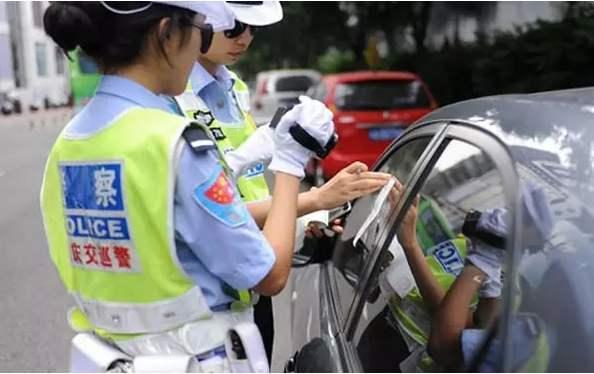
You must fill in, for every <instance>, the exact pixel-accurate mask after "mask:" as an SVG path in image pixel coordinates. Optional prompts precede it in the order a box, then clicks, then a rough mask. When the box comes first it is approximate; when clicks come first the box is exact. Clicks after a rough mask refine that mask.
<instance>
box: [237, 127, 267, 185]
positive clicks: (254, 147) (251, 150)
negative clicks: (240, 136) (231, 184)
mask: <svg viewBox="0 0 594 374" xmlns="http://www.w3.org/2000/svg"><path fill="white" fill-rule="evenodd" d="M273 152H274V129H272V128H270V127H269V126H267V125H266V126H260V127H258V128H257V129H256V131H255V132H254V133H253V134H252V135H250V137H249V138H248V139H247V140H246V141H245V142H244V143H243V144H241V145H240V146H239V147H238V148H237V149H235V150H233V151H231V152H228V153H227V154H225V159H226V160H227V164H228V165H229V167H230V168H231V170H233V174H234V175H235V176H236V177H239V176H241V175H242V174H243V172H244V170H245V169H247V168H249V167H250V166H253V165H255V164H257V163H258V162H267V161H268V160H270V159H271V158H272V154H273Z"/></svg>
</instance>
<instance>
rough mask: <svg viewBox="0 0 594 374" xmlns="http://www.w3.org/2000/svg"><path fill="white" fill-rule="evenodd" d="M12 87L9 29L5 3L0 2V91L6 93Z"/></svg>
mask: <svg viewBox="0 0 594 374" xmlns="http://www.w3.org/2000/svg"><path fill="white" fill-rule="evenodd" d="M13 87H14V78H13V71H12V53H11V51H10V28H9V25H8V18H7V14H6V3H4V2H0V91H8V90H10V89H12V88H13Z"/></svg>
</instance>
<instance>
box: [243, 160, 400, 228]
mask: <svg viewBox="0 0 594 374" xmlns="http://www.w3.org/2000/svg"><path fill="white" fill-rule="evenodd" d="M389 179H390V174H386V173H379V172H370V171H367V165H365V164H363V163H362V162H354V163H352V164H350V165H349V166H347V167H345V168H344V169H342V170H341V171H340V172H338V173H337V174H336V175H335V176H334V177H332V179H330V180H329V181H328V182H326V183H325V184H324V185H323V186H321V187H320V188H317V189H313V190H310V191H307V192H302V193H300V194H299V196H298V198H297V217H301V216H304V215H306V214H309V213H311V212H315V211H317V210H324V209H334V208H338V207H340V206H342V205H344V204H345V203H346V202H347V201H351V200H354V199H357V198H359V197H361V196H365V195H368V194H370V193H373V192H375V191H377V190H378V189H380V188H381V187H383V185H384V184H386V182H387V181H388V180H389ZM271 204H272V202H271V200H264V201H258V202H253V203H249V204H248V210H249V211H250V214H251V215H252V217H253V218H254V220H255V221H256V223H257V224H258V226H259V227H261V228H262V227H264V222H265V221H266V217H267V215H268V213H269V211H270V208H271Z"/></svg>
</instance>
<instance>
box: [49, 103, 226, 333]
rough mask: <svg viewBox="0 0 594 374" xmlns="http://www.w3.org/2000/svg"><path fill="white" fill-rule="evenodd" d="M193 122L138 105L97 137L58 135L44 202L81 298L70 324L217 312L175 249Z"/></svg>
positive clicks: (174, 319)
mask: <svg viewBox="0 0 594 374" xmlns="http://www.w3.org/2000/svg"><path fill="white" fill-rule="evenodd" d="M139 124H142V129H143V131H138V125H139ZM188 124H189V121H188V120H187V119H185V118H183V117H180V116H175V115H171V114H168V113H165V112H163V111H160V110H154V109H140V108H136V109H131V110H128V111H127V112H125V113H124V114H123V115H122V116H119V117H118V118H117V119H115V120H114V123H112V124H111V125H110V126H108V127H106V128H105V129H103V130H102V131H100V132H97V133H95V134H93V135H91V136H89V137H85V138H68V137H67V136H65V135H61V136H60V137H59V138H58V140H57V141H56V143H55V145H54V147H53V148H52V150H51V152H50V155H49V158H48V161H47V165H46V170H45V174H44V180H43V184H42V190H41V208H42V212H43V218H44V224H45V230H46V235H47V240H48V244H49V250H50V255H51V259H52V261H53V262H54V264H55V266H56V268H57V270H58V272H59V275H60V278H61V280H62V282H63V283H64V285H65V286H66V288H67V290H68V292H69V293H70V294H71V295H72V296H73V297H74V299H75V300H76V304H77V306H78V308H79V310H77V311H76V313H72V314H71V317H72V318H76V319H77V320H76V321H71V325H75V326H79V325H84V324H85V322H86V323H87V325H89V326H90V327H91V328H92V329H94V330H95V331H97V332H99V333H100V334H102V335H108V336H111V337H114V338H117V337H120V338H121V335H120V334H141V333H158V332H162V331H167V330H169V329H172V328H175V327H178V326H181V325H183V324H185V323H188V322H191V321H194V320H198V319H204V318H209V317H210V316H211V315H212V311H211V310H210V308H209V307H208V304H207V303H206V299H205V298H204V296H203V294H202V291H201V289H200V287H199V286H198V285H196V284H195V283H194V282H193V281H192V280H191V279H190V278H189V277H188V276H187V275H186V274H185V272H184V270H183V269H182V268H181V265H180V264H179V262H178V260H177V255H176V253H175V251H176V246H175V241H174V240H175V239H174V237H175V236H174V233H173V227H174V224H173V206H172V202H173V199H174V191H175V176H176V169H175V165H176V162H177V160H176V155H178V154H179V152H176V150H177V149H179V146H180V144H182V143H181V141H182V140H181V136H182V134H183V133H184V131H186V129H187V127H188ZM194 126H195V125H194ZM201 133H202V134H203V135H204V139H205V141H204V142H202V144H205V149H215V147H214V143H213V142H212V141H211V140H210V139H209V137H208V135H207V130H206V129H202V130H201ZM122 139H125V141H122ZM209 140H210V146H208V143H209ZM113 144H118V146H117V147H113ZM81 318H83V319H86V321H80V319H81Z"/></svg>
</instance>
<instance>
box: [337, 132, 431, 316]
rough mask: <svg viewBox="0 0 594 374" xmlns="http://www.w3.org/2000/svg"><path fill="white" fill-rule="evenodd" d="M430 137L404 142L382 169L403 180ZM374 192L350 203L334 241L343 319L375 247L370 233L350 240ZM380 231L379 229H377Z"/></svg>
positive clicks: (368, 211)
mask: <svg viewBox="0 0 594 374" xmlns="http://www.w3.org/2000/svg"><path fill="white" fill-rule="evenodd" d="M430 139H431V138H430V137H423V138H417V139H414V140H411V141H410V142H408V143H406V144H404V145H403V146H402V147H401V148H399V150H398V151H397V152H395V153H394V154H393V155H392V156H390V157H388V158H387V160H386V162H385V163H384V166H383V167H382V169H383V170H385V169H390V170H391V172H392V173H393V174H394V175H397V176H398V177H399V178H401V179H402V180H406V179H407V178H408V176H409V175H410V174H411V172H412V169H413V167H414V165H415V163H416V161H417V160H418V159H419V158H420V157H421V154H422V153H423V151H424V150H425V149H426V147H427V145H428V144H429V141H430ZM376 196H377V194H374V195H372V196H368V197H364V198H361V199H359V200H357V201H356V202H355V203H354V204H353V209H352V211H351V213H350V214H349V216H348V217H347V219H346V220H345V227H344V232H343V234H342V235H341V237H340V240H339V241H338V243H337V247H336V249H335V251H334V257H333V261H332V262H333V265H334V266H333V267H332V269H333V272H334V277H333V278H334V280H335V281H336V285H337V289H338V300H339V304H340V305H339V308H340V310H341V314H342V316H343V317H344V318H346V317H347V316H348V312H349V307H350V306H351V304H352V301H353V298H354V296H355V292H356V289H357V285H358V283H359V277H360V276H361V274H362V272H363V270H364V267H365V264H366V263H367V260H368V258H369V255H370V253H371V252H370V251H372V250H374V243H373V242H374V239H375V237H373V235H369V236H367V237H366V238H364V239H365V240H360V241H359V242H358V244H357V245H354V243H353V241H354V239H355V236H356V235H357V232H358V231H359V229H360V228H361V226H362V225H363V224H364V223H365V220H366V218H367V217H368V216H369V214H370V212H371V210H372V205H373V202H374V200H375V198H376ZM382 213H383V215H382V216H381V217H379V218H378V219H377V220H375V222H376V225H375V226H374V227H375V229H379V228H380V225H379V224H377V223H378V222H383V221H385V220H387V218H388V216H387V214H389V212H386V211H384V212H382ZM378 233H379V232H378Z"/></svg>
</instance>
